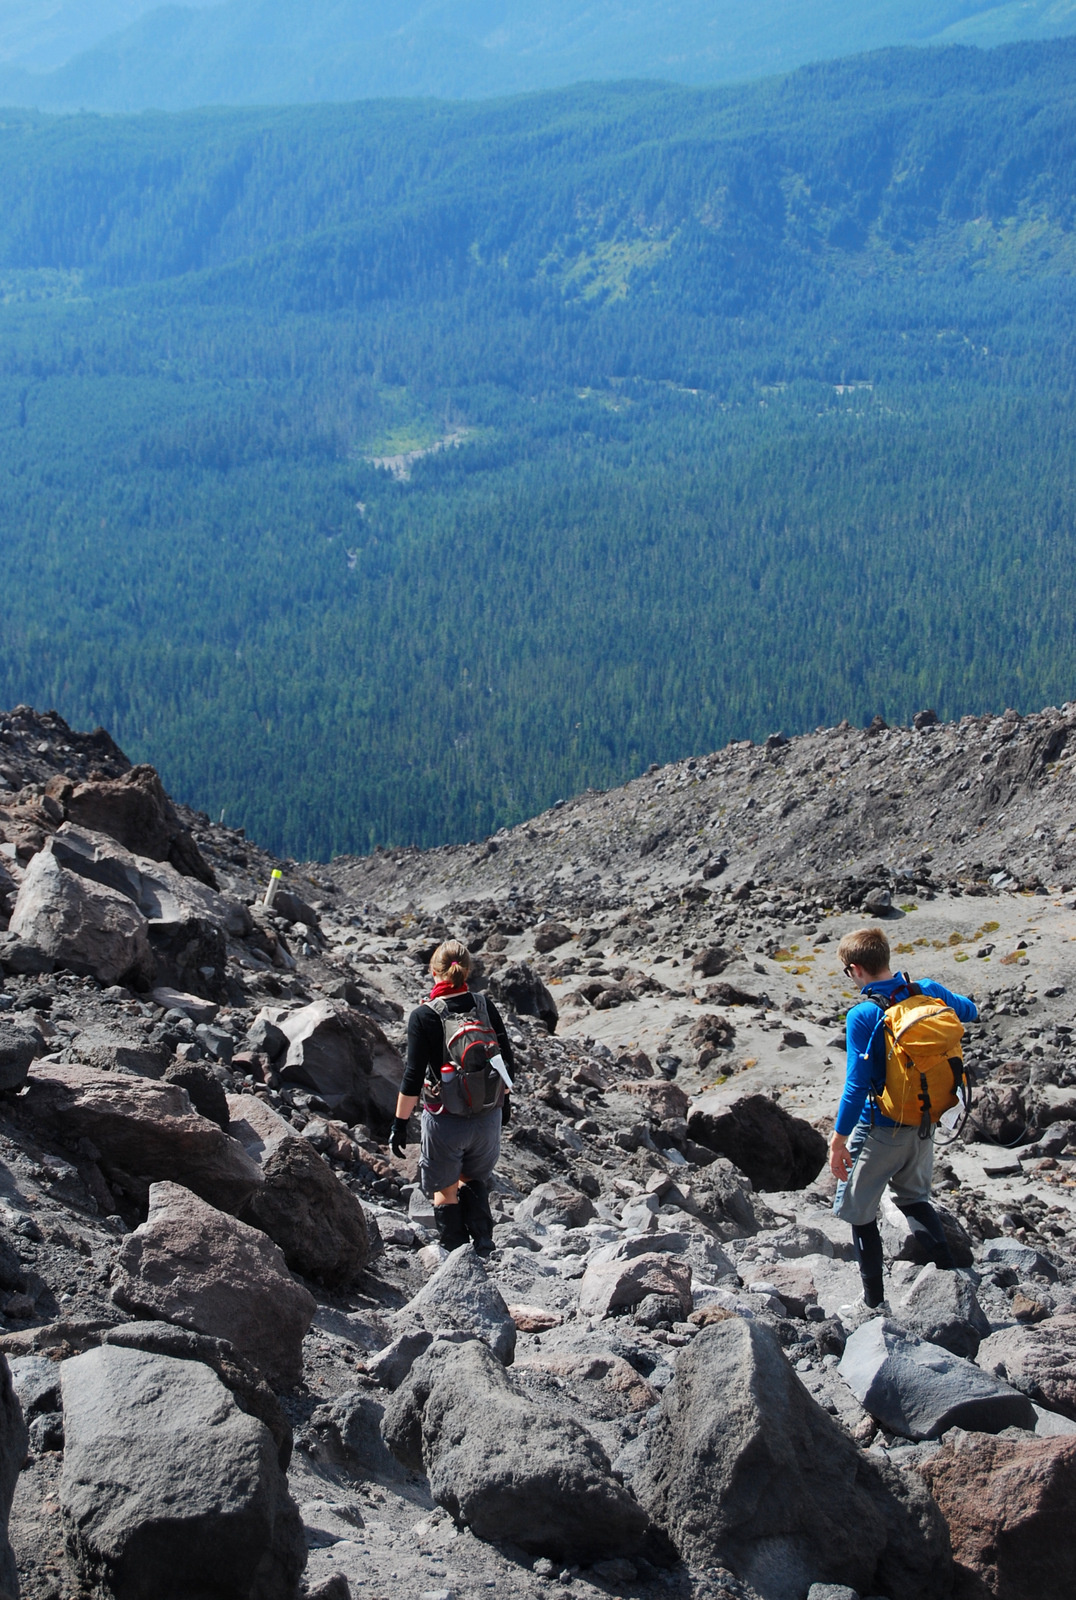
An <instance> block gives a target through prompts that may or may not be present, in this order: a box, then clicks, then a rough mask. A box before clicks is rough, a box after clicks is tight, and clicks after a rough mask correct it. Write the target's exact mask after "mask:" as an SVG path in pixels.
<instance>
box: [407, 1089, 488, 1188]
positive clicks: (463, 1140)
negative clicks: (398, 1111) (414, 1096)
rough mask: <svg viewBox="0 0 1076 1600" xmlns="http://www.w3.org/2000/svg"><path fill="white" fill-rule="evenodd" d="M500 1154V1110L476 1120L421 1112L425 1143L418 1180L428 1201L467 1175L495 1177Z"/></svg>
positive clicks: (445, 1112)
mask: <svg viewBox="0 0 1076 1600" xmlns="http://www.w3.org/2000/svg"><path fill="white" fill-rule="evenodd" d="M500 1153H501V1108H500V1106H496V1107H495V1108H494V1109H493V1110H492V1111H483V1112H482V1114H481V1115H480V1116H477V1117H454V1116H452V1115H450V1113H449V1112H447V1111H442V1112H441V1113H440V1115H438V1116H436V1117H435V1116H434V1114H433V1112H432V1111H423V1113H422V1143H421V1147H420V1150H419V1158H418V1181H419V1185H420V1187H421V1189H422V1192H423V1194H424V1195H425V1196H426V1198H427V1200H429V1199H430V1198H431V1197H432V1196H433V1195H434V1194H435V1193H436V1192H437V1190H438V1189H450V1188H451V1187H452V1185H453V1184H454V1183H458V1182H459V1180H460V1178H461V1177H463V1176H464V1174H466V1176H467V1177H468V1178H479V1179H482V1180H485V1179H486V1178H490V1177H492V1176H493V1169H494V1167H495V1166H496V1165H497V1157H498V1156H499V1155H500Z"/></svg>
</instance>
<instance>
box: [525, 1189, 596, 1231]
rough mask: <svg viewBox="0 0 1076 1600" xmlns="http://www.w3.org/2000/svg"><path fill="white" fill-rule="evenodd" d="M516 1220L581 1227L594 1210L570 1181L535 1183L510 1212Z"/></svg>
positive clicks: (594, 1213) (588, 1219)
mask: <svg viewBox="0 0 1076 1600" xmlns="http://www.w3.org/2000/svg"><path fill="white" fill-rule="evenodd" d="M513 1214H514V1216H515V1219H516V1221H517V1222H523V1223H526V1222H541V1223H543V1224H545V1223H560V1224H561V1225H562V1226H563V1227H565V1228H581V1227H582V1226H583V1224H584V1223H586V1222H589V1221H590V1220H591V1218H592V1217H594V1216H595V1215H596V1214H597V1213H596V1212H595V1210H594V1206H593V1204H592V1203H591V1201H590V1200H588V1199H587V1197H586V1195H585V1194H582V1193H581V1192H580V1191H579V1190H578V1189H573V1188H572V1186H571V1184H568V1183H557V1182H556V1181H555V1180H554V1181H553V1182H551V1183H539V1184H536V1185H535V1187H534V1188H533V1189H532V1190H531V1192H530V1194H529V1195H527V1197H526V1198H525V1199H523V1200H521V1201H520V1202H519V1204H518V1205H517V1206H516V1208H515V1212H514V1213H513Z"/></svg>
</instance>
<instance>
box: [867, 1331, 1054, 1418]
mask: <svg viewBox="0 0 1076 1600" xmlns="http://www.w3.org/2000/svg"><path fill="white" fill-rule="evenodd" d="M838 1371H839V1372H840V1375H841V1377H842V1378H843V1379H844V1381H845V1383H846V1384H847V1385H848V1387H849V1388H850V1389H851V1391H852V1393H853V1394H854V1395H855V1397H856V1399H857V1400H858V1401H859V1403H860V1405H861V1406H862V1407H863V1409H864V1410H865V1411H868V1412H869V1413H870V1415H871V1416H872V1417H873V1418H874V1419H875V1421H876V1422H879V1423H881V1425H882V1427H883V1428H885V1429H887V1430H888V1431H889V1432H890V1433H899V1434H902V1435H903V1437H904V1438H906V1439H937V1438H940V1437H941V1435H942V1434H943V1433H945V1432H946V1431H947V1430H948V1429H949V1428H967V1429H975V1430H977V1431H978V1432H980V1433H1000V1432H1001V1430H1002V1428H1010V1427H1013V1428H1033V1427H1034V1426H1035V1413H1034V1410H1033V1408H1032V1405H1031V1401H1030V1400H1029V1399H1028V1397H1027V1395H1024V1394H1020V1393H1019V1391H1018V1390H1016V1389H1013V1388H1011V1387H1010V1385H1009V1384H1007V1383H1003V1382H1001V1381H1000V1380H999V1379H997V1378H994V1377H991V1376H990V1375H989V1374H987V1373H985V1372H983V1371H982V1370H981V1369H980V1368H979V1367H976V1366H974V1365H973V1364H972V1363H971V1362H970V1361H964V1360H962V1358H961V1357H960V1356H955V1355H953V1354H952V1353H951V1352H950V1351H948V1350H944V1349H943V1348H942V1346H941V1345H939V1344H929V1343H927V1342H926V1341H925V1340H922V1339H917V1338H915V1336H914V1335H913V1334H910V1333H907V1332H905V1330H904V1329H903V1328H901V1327H898V1326H897V1325H896V1324H895V1323H893V1322H890V1321H889V1320H888V1319H887V1318H886V1317H874V1318H872V1320H871V1321H869V1322H864V1323H863V1324H862V1325H861V1326H860V1327H858V1328H857V1329H856V1330H855V1332H854V1333H853V1334H852V1335H851V1336H850V1337H849V1339H848V1342H847V1344H846V1345H845V1347H844V1355H843V1356H842V1357H841V1363H840V1366H839V1368H838Z"/></svg>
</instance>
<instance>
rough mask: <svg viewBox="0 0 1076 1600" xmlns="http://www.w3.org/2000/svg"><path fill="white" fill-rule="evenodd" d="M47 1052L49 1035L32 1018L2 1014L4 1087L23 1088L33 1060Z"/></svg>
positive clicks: (1, 1082) (0, 1036) (0, 1063)
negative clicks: (46, 1035)
mask: <svg viewBox="0 0 1076 1600" xmlns="http://www.w3.org/2000/svg"><path fill="white" fill-rule="evenodd" d="M44 1053H45V1036H44V1034H43V1033H42V1032H41V1029H40V1028H39V1027H37V1026H36V1024H35V1023H34V1022H33V1021H31V1020H30V1019H29V1018H27V1017H24V1016H12V1015H10V1013H8V1012H4V1013H3V1014H0V1089H21V1088H22V1086H23V1084H24V1083H25V1082H26V1079H27V1077H28V1076H29V1073H30V1063H31V1061H33V1060H35V1059H36V1057H37V1056H41V1055H44Z"/></svg>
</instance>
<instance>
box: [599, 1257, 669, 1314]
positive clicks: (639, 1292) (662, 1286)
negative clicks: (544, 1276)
mask: <svg viewBox="0 0 1076 1600" xmlns="http://www.w3.org/2000/svg"><path fill="white" fill-rule="evenodd" d="M648 1294H668V1295H673V1296H675V1298H676V1299H677V1300H679V1302H680V1308H681V1311H682V1313H683V1315H684V1316H685V1317H686V1316H687V1314H688V1312H689V1311H690V1310H691V1304H692V1301H691V1268H690V1267H689V1266H688V1265H687V1263H686V1262H684V1261H677V1260H676V1259H675V1257H674V1256H670V1255H663V1254H657V1253H655V1254H650V1255H639V1256H634V1257H633V1258H631V1259H630V1260H622V1259H617V1260H613V1261H592V1262H591V1264H590V1266H589V1267H588V1268H587V1270H586V1272H585V1273H584V1274H583V1281H582V1283H581V1284H580V1287H579V1315H580V1316H581V1317H607V1316H608V1315H609V1313H610V1312H612V1311H620V1310H623V1309H627V1308H629V1307H631V1306H637V1305H638V1304H639V1303H640V1301H642V1300H645V1299H646V1296H647V1295H648Z"/></svg>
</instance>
